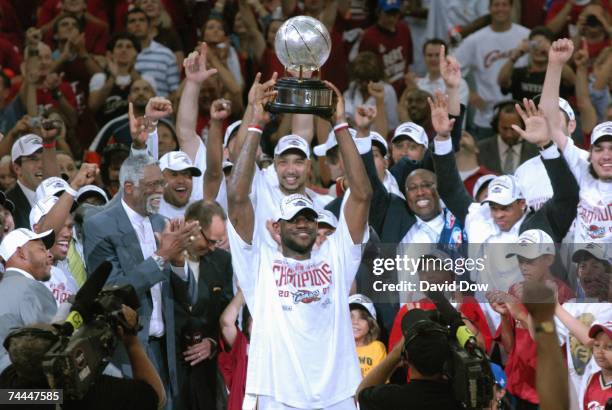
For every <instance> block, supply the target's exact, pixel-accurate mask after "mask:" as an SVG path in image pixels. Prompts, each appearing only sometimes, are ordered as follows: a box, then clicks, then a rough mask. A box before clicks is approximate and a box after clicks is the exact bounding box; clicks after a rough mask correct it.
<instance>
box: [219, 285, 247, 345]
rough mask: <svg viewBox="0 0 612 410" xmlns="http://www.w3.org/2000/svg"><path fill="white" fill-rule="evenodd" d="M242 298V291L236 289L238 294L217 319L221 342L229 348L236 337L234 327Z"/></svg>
mask: <svg viewBox="0 0 612 410" xmlns="http://www.w3.org/2000/svg"><path fill="white" fill-rule="evenodd" d="M244 303H245V302H244V296H243V295H242V290H240V288H238V292H237V293H236V295H235V296H234V298H233V299H232V301H231V302H230V304H229V305H227V307H226V308H225V310H224V311H223V313H222V314H221V317H220V318H219V327H220V329H221V336H223V340H225V343H226V344H228V345H229V346H230V347H231V346H233V345H234V342H235V341H236V336H237V335H238V328H237V327H236V320H237V319H238V315H239V314H240V310H241V309H242V306H244Z"/></svg>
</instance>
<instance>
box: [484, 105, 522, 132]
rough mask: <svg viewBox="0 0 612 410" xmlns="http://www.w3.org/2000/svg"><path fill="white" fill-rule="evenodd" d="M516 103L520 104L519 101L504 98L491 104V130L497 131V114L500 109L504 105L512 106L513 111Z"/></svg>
mask: <svg viewBox="0 0 612 410" xmlns="http://www.w3.org/2000/svg"><path fill="white" fill-rule="evenodd" d="M516 104H520V103H519V102H518V101H516V100H506V101H502V102H498V103H497V104H495V105H494V106H493V110H494V114H493V119H492V120H491V128H493V131H495V132H497V126H498V125H499V114H500V113H501V112H502V110H503V109H505V108H506V107H512V108H513V111H514V106H515V105H516Z"/></svg>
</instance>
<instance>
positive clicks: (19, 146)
mask: <svg viewBox="0 0 612 410" xmlns="http://www.w3.org/2000/svg"><path fill="white" fill-rule="evenodd" d="M41 149H42V138H40V137H39V136H38V135H36V134H26V135H24V136H23V137H21V138H19V139H18V140H17V141H15V143H14V144H13V148H11V160H12V161H13V162H15V161H17V158H19V157H27V156H29V155H32V154H34V153H35V152H36V151H38V150H41Z"/></svg>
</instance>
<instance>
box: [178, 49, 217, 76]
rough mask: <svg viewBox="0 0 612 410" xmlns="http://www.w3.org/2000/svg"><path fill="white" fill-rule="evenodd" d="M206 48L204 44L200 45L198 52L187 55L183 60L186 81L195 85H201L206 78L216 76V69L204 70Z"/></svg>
mask: <svg viewBox="0 0 612 410" xmlns="http://www.w3.org/2000/svg"><path fill="white" fill-rule="evenodd" d="M207 53H208V46H207V45H206V43H202V44H200V48H199V50H195V51H192V52H191V53H189V55H188V56H187V58H186V59H185V60H183V67H185V78H186V79H187V81H191V82H194V83H196V84H202V83H203V82H204V81H206V79H207V78H209V77H211V76H213V75H215V74H217V69H216V68H210V69H207V68H206V60H207Z"/></svg>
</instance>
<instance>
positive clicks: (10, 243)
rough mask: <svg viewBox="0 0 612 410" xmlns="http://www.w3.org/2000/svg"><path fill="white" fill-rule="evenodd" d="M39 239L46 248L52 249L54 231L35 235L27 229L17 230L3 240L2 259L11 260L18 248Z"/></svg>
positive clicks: (0, 246)
mask: <svg viewBox="0 0 612 410" xmlns="http://www.w3.org/2000/svg"><path fill="white" fill-rule="evenodd" d="M38 239H40V240H42V241H43V243H44V244H45V248H47V249H49V248H51V247H52V246H53V244H54V243H55V234H54V233H53V229H49V230H48V231H46V232H42V233H34V232H32V231H30V230H29V229H26V228H18V229H15V230H13V231H11V232H9V233H8V234H7V235H6V236H5V237H4V239H2V243H0V257H1V258H2V259H4V261H5V262H6V261H8V260H9V259H11V256H13V254H14V253H15V251H16V250H17V248H21V247H22V246H23V245H25V244H26V243H28V242H30V241H35V240H38Z"/></svg>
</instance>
